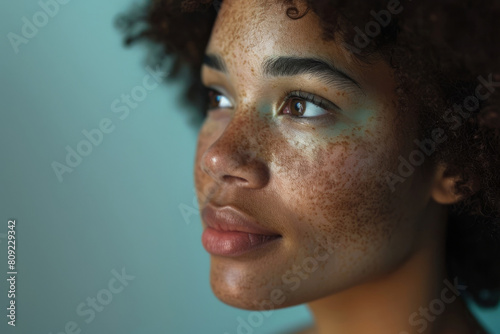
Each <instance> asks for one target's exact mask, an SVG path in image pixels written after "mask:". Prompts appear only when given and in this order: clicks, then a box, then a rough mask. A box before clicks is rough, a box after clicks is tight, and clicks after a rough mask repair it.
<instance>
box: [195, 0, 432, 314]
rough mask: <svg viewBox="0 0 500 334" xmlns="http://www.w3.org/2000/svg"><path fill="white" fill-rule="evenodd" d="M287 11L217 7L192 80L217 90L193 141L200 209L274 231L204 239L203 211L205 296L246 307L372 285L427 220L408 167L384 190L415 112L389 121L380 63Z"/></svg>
mask: <svg viewBox="0 0 500 334" xmlns="http://www.w3.org/2000/svg"><path fill="white" fill-rule="evenodd" d="M299 9H300V10H302V11H304V10H305V8H300V6H299ZM286 10H287V7H286V6H284V5H283V4H282V1H275V2H271V1H231V0H225V1H224V3H223V5H222V8H221V10H220V11H219V14H218V17H217V20H216V23H215V26H214V28H213V31H212V35H211V39H210V41H209V44H208V46H207V49H206V54H207V55H210V57H209V58H210V61H207V64H206V65H204V66H203V68H202V73H201V76H202V80H203V83H204V84H205V85H206V86H207V87H209V88H211V89H214V90H216V91H217V93H212V95H211V103H210V106H209V107H210V108H209V112H208V116H207V118H206V120H205V122H204V124H203V126H202V128H201V130H200V133H199V139H198V146H197V154H196V164H195V183H196V188H197V195H198V200H199V204H200V210H203V209H204V208H205V207H207V205H208V203H211V205H212V207H223V206H231V207H233V208H235V209H237V210H239V211H241V212H243V213H245V215H247V216H248V217H251V218H252V219H253V220H254V221H255V222H256V224H257V225H258V226H260V227H261V229H262V230H263V231H266V232H268V233H267V234H272V235H279V237H272V238H269V239H268V241H267V242H264V243H259V242H260V241H262V240H263V239H262V238H260V237H258V236H255V234H250V235H248V234H241V232H240V233H238V232H235V233H232V234H231V233H227V232H217V231H215V232H214V230H213V229H212V228H211V231H210V232H209V233H205V232H206V231H207V228H208V227H207V221H206V219H205V218H206V217H207V216H208V215H203V216H202V217H203V219H202V220H203V226H204V231H205V232H204V235H203V244H204V246H205V248H207V250H208V251H209V252H210V253H211V273H210V279H211V286H212V289H213V291H214V293H215V294H216V296H217V297H218V298H219V299H221V300H222V301H224V302H225V303H227V304H230V305H233V306H236V307H240V308H245V309H264V308H279V307H285V306H291V305H296V304H300V303H304V302H308V301H311V300H314V299H317V298H320V297H324V296H326V295H329V294H332V293H336V292H339V291H341V290H344V289H347V288H349V287H352V286H355V285H358V284H361V283H364V282H369V281H370V280H373V279H375V278H377V277H380V276H381V275H383V274H386V273H388V272H390V271H391V270H394V269H395V268H396V267H397V266H398V265H400V264H401V263H402V262H403V261H404V260H405V259H407V258H408V257H409V256H411V255H412V254H414V253H415V252H416V251H417V250H418V249H419V247H420V246H421V244H422V239H424V238H423V236H422V233H424V232H422V231H424V230H425V226H427V225H426V224H429V225H430V224H431V223H432V220H433V219H434V218H435V217H433V216H432V215H433V213H432V212H431V210H430V207H429V202H430V199H429V198H430V196H429V194H430V181H429V177H424V176H425V175H424V173H423V171H422V170H421V168H416V170H415V172H414V173H413V174H412V175H410V176H409V177H407V178H406V179H405V180H404V182H400V183H397V184H396V186H395V187H391V186H390V184H389V182H388V181H387V175H388V173H389V172H392V173H395V174H398V171H397V170H398V166H399V164H400V159H399V157H400V156H401V157H403V158H405V159H407V158H408V155H409V154H410V152H411V151H412V149H414V148H415V147H413V146H412V145H414V144H413V141H414V140H415V139H418V137H417V133H416V132H415V126H414V124H415V115H414V114H411V113H407V112H406V113H398V108H397V96H396V94H395V87H396V81H395V79H394V77H393V73H392V70H391V68H390V67H389V66H388V65H387V64H386V63H384V62H383V61H374V62H372V63H370V64H365V63H361V62H358V61H355V57H353V56H352V55H351V54H349V51H348V50H347V49H345V48H344V47H343V46H342V43H341V42H339V39H338V38H337V39H336V40H335V41H331V40H330V41H324V40H323V39H322V37H321V36H322V29H321V27H320V23H319V20H318V17H317V16H316V15H315V13H313V11H312V10H311V11H309V12H308V13H307V14H306V15H305V16H303V17H302V18H300V19H296V20H293V19H290V18H289V17H288V16H287V15H286ZM216 57H218V58H216ZM217 59H218V61H217ZM308 59H314V60H315V61H316V62H315V63H314V64H313V65H311V63H310V60H308ZM318 60H320V62H318ZM321 62H324V64H328V65H329V66H330V69H328V66H325V65H323V63H321ZM311 69H313V70H311ZM433 212H434V211H433ZM204 213H205V212H204ZM218 217H222V216H218ZM215 221H217V219H215ZM213 222H214V220H212V225H213ZM215 224H216V225H217V223H215ZM219 228H220V226H219ZM240 228H241V226H240ZM235 234H238V235H236V236H235ZM241 235H244V236H245V237H244V238H242V237H241ZM245 238H246V239H245ZM243 239H245V240H246V242H245V240H243ZM242 245H243V246H242ZM249 245H254V246H255V245H258V246H255V247H249Z"/></svg>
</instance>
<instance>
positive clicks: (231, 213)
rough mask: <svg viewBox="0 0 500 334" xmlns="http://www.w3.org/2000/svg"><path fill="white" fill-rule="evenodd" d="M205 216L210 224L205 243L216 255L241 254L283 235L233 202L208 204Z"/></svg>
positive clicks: (203, 237)
mask: <svg viewBox="0 0 500 334" xmlns="http://www.w3.org/2000/svg"><path fill="white" fill-rule="evenodd" d="M201 217H202V220H203V222H205V223H206V225H207V227H206V228H205V230H204V231H203V235H202V243H203V247H204V248H205V249H206V250H207V252H209V253H210V254H213V255H223V256H238V255H242V254H244V253H247V252H249V251H251V250H254V249H256V248H260V247H261V246H263V245H266V244H268V243H269V242H271V241H274V240H277V239H280V238H281V235H280V234H279V233H276V232H274V231H272V230H269V229H266V228H264V227H262V226H261V225H260V224H258V223H257V222H256V221H255V220H254V219H253V218H252V217H250V216H248V215H246V214H245V213H243V212H241V211H239V210H238V209H236V208H235V207H233V206H223V207H215V206H214V205H212V204H208V205H207V206H206V207H205V208H204V209H203V210H202V212H201Z"/></svg>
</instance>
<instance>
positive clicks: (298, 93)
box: [207, 88, 340, 118]
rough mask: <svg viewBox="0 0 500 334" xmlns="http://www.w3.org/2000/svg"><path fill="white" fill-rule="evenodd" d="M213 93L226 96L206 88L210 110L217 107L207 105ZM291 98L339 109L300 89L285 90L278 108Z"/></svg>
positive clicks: (333, 104)
mask: <svg viewBox="0 0 500 334" xmlns="http://www.w3.org/2000/svg"><path fill="white" fill-rule="evenodd" d="M214 95H222V96H224V97H225V98H226V99H227V97H226V96H225V95H224V94H222V93H221V92H219V91H217V90H216V89H213V88H207V110H208V111H210V110H214V109H218V108H210V107H209V103H210V98H211V97H213V96H214ZM292 98H299V99H302V100H304V101H307V102H310V103H313V104H314V105H316V106H318V107H320V108H323V109H325V110H326V111H330V112H331V111H334V110H340V108H339V107H338V106H337V105H336V104H335V103H333V102H330V101H328V100H326V99H324V98H322V97H319V96H317V95H314V94H311V93H307V92H304V91H302V90H300V89H299V90H293V91H287V92H285V94H284V98H283V99H282V100H283V103H282V106H281V107H280V110H282V109H283V107H284V106H285V104H286V103H287V102H288V101H289V100H290V99H292ZM290 116H292V117H296V118H315V117H300V116H294V115H290Z"/></svg>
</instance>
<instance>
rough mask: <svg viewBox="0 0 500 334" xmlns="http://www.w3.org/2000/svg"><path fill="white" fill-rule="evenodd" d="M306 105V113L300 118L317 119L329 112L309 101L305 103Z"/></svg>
mask: <svg viewBox="0 0 500 334" xmlns="http://www.w3.org/2000/svg"><path fill="white" fill-rule="evenodd" d="M304 102H305V105H306V111H305V113H303V114H302V116H300V117H316V116H321V115H325V114H328V111H327V110H325V109H324V108H321V107H320V106H317V105H316V104H314V103H312V102H308V101H304Z"/></svg>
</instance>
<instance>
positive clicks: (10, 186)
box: [0, 0, 500, 334]
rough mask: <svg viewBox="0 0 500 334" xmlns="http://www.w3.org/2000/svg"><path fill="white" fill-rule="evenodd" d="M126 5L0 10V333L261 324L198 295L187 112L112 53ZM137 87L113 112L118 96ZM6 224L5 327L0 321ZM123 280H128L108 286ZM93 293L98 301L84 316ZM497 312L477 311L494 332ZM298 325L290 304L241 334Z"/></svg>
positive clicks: (192, 136)
mask: <svg viewBox="0 0 500 334" xmlns="http://www.w3.org/2000/svg"><path fill="white" fill-rule="evenodd" d="M60 1H61V2H63V1H62V0H60ZM43 2H50V1H49V0H43ZM130 5H131V1H129V0H127V1H119V0H109V1H96V0H86V1H76V0H72V1H69V2H68V3H67V4H61V5H60V6H59V8H58V9H57V12H55V9H54V8H52V10H53V11H54V13H52V14H53V15H52V16H53V17H50V16H48V15H47V16H45V18H46V19H47V20H46V22H44V15H42V14H39V12H40V11H41V10H42V7H41V4H40V3H39V2H38V1H35V0H17V1H2V2H1V3H0V35H1V37H2V38H1V40H0V80H1V83H0V85H1V90H0V97H1V118H0V153H1V167H0V168H1V173H0V264H1V265H0V277H1V278H2V279H1V282H2V283H1V284H0V305H2V308H1V309H2V311H0V315H1V317H0V319H1V320H0V333H22V334H32V333H33V334H34V333H43V334H48V333H53V334H56V333H60V332H61V333H65V327H68V329H67V330H66V332H72V331H73V329H72V328H71V327H72V326H78V328H79V329H80V330H81V333H92V334H110V333H124V334H128V333H130V334H132V333H133V334H150V333H151V334H153V333H154V334H157V333H168V334H170V333H173V334H184V333H186V334H195V333H208V334H211V333H214V334H218V333H220V334H224V333H228V334H233V333H238V331H237V328H238V325H239V323H240V322H241V321H244V322H248V321H259V317H258V316H255V314H254V313H252V312H247V311H243V310H239V309H235V308H232V307H229V306H227V305H225V304H223V303H221V302H220V301H218V300H217V299H216V298H215V297H214V296H213V294H212V292H211V290H210V286H209V280H208V278H209V276H208V273H209V256H208V255H207V253H206V252H205V251H204V250H203V248H202V246H201V241H200V238H201V225H200V220H199V215H198V214H192V215H190V216H188V217H183V215H182V214H181V208H182V209H184V210H187V211H186V212H190V211H189V210H194V204H193V203H194V199H195V198H194V191H193V179H192V170H193V168H192V164H193V158H194V150H195V143H196V133H197V129H196V128H195V127H193V126H190V125H189V124H190V123H189V122H190V119H191V118H190V117H191V115H192V114H193V113H194V111H193V110H192V108H190V107H189V106H186V105H183V104H182V103H181V102H180V101H181V100H180V99H179V96H180V95H181V92H182V86H181V84H180V83H175V84H174V83H168V84H161V85H160V86H158V87H156V88H152V89H151V90H144V89H142V88H141V86H142V85H143V79H144V78H145V76H147V75H149V71H148V70H147V68H146V65H145V63H144V59H145V54H146V53H145V50H144V49H142V48H140V47H135V48H133V49H124V48H123V46H122V42H121V35H120V33H119V31H118V30H117V29H116V28H115V25H114V20H115V18H116V16H117V15H118V14H119V13H120V12H123V11H124V10H126V9H128V8H129V6H130ZM49 11H50V9H49ZM34 16H35V17H34ZM24 17H25V18H26V19H27V20H28V21H30V22H33V20H38V21H37V22H38V23H39V24H40V27H39V28H38V31H30V30H29V28H25V29H24V30H25V31H24V33H25V34H28V35H27V36H30V38H27V39H26V40H24V41H23V42H22V43H21V44H19V45H18V46H17V50H16V48H15V47H13V46H12V42H11V40H12V38H13V36H14V35H12V34H10V33H14V34H17V35H19V36H22V34H23V26H24V25H26V24H25V21H23V18H24ZM167 75H168V73H167ZM148 80H149V79H148ZM147 82H148V83H149V85H153V84H154V81H151V80H149V81H147ZM150 88H151V87H150ZM144 91H146V93H147V95H146V96H144V99H143V100H142V97H141V98H140V100H141V101H138V100H137V101H138V102H137V105H134V108H132V107H129V113H128V114H125V111H124V108H123V106H124V104H123V103H120V99H121V97H122V94H131V93H132V92H134V93H135V96H136V97H140V95H137V94H140V93H141V92H144ZM116 99H118V103H117V102H115V100H116ZM133 102H134V101H133ZM113 103H115V104H114V106H112V105H113ZM119 107H121V109H118V108H119ZM117 110H118V111H120V110H121V111H120V112H118V113H116V112H114V111H117ZM106 119H108V120H106ZM102 122H104V129H107V130H108V132H109V133H106V134H103V136H102V140H100V141H98V142H97V144H96V145H92V146H91V149H92V151H91V152H90V148H89V147H85V146H81V145H84V144H80V149H81V150H84V152H85V149H87V153H88V155H87V156H84V157H83V158H82V159H81V161H73V163H74V168H71V169H72V170H71V172H69V170H67V172H65V173H63V174H62V175H61V178H58V177H57V176H56V172H55V171H54V167H53V165H54V162H56V163H60V164H61V165H58V166H59V167H60V166H62V164H65V165H66V161H65V160H66V155H67V154H68V153H67V152H68V151H67V147H68V146H69V147H70V149H73V150H77V148H78V145H79V143H81V142H82V140H84V139H85V135H84V134H83V132H82V131H92V130H93V129H96V128H98V127H99V126H100V125H101V126H102ZM106 122H107V123H106ZM110 130H112V131H110ZM94 133H95V131H94ZM96 138H97V137H96ZM97 139H99V138H97ZM11 218H15V219H16V223H17V226H16V238H17V239H16V241H17V244H16V246H17V248H16V255H17V271H18V274H17V281H16V303H17V304H16V306H17V308H16V316H17V317H16V327H11V326H9V325H7V321H8V319H7V317H6V315H7V310H6V308H7V306H8V302H9V301H8V298H7V290H8V286H7V283H6V282H7V281H6V278H7V271H8V268H7V239H6V233H7V221H8V220H9V219H11ZM122 271H124V272H125V273H126V275H128V276H129V277H128V280H127V279H125V281H124V283H118V281H116V282H115V280H114V277H116V276H117V275H118V276H120V275H121V274H120V273H122ZM110 283H111V286H110ZM111 291H112V292H111ZM92 298H100V299H99V300H100V301H102V302H103V304H106V305H104V306H101V307H102V309H100V308H99V307H98V308H99V311H96V310H94V311H90V310H91V308H90V306H88V305H87V304H86V303H87V302H88V301H89V300H90V301H91V300H92ZM82 303H83V304H82ZM98 303H99V302H98ZM499 314H500V311H498V310H497V311H491V312H483V313H480V317H481V318H482V319H484V320H485V321H486V323H487V325H488V326H489V328H490V329H491V330H492V331H493V332H494V333H500V321H499V319H498V318H499ZM72 322H74V324H75V325H73V324H72ZM310 322H311V318H310V315H309V313H308V311H307V309H306V308H305V307H304V306H299V307H294V308H289V309H285V310H280V311H276V312H274V313H273V314H272V315H271V316H270V317H266V318H263V320H262V321H261V323H259V325H258V326H253V327H252V332H251V333H278V332H281V331H283V330H287V329H290V328H294V327H297V326H301V325H305V324H307V323H310ZM76 332H77V331H76ZM240 333H245V332H244V331H240ZM248 334H250V332H249V333H248ZM394 334H397V333H394Z"/></svg>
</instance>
